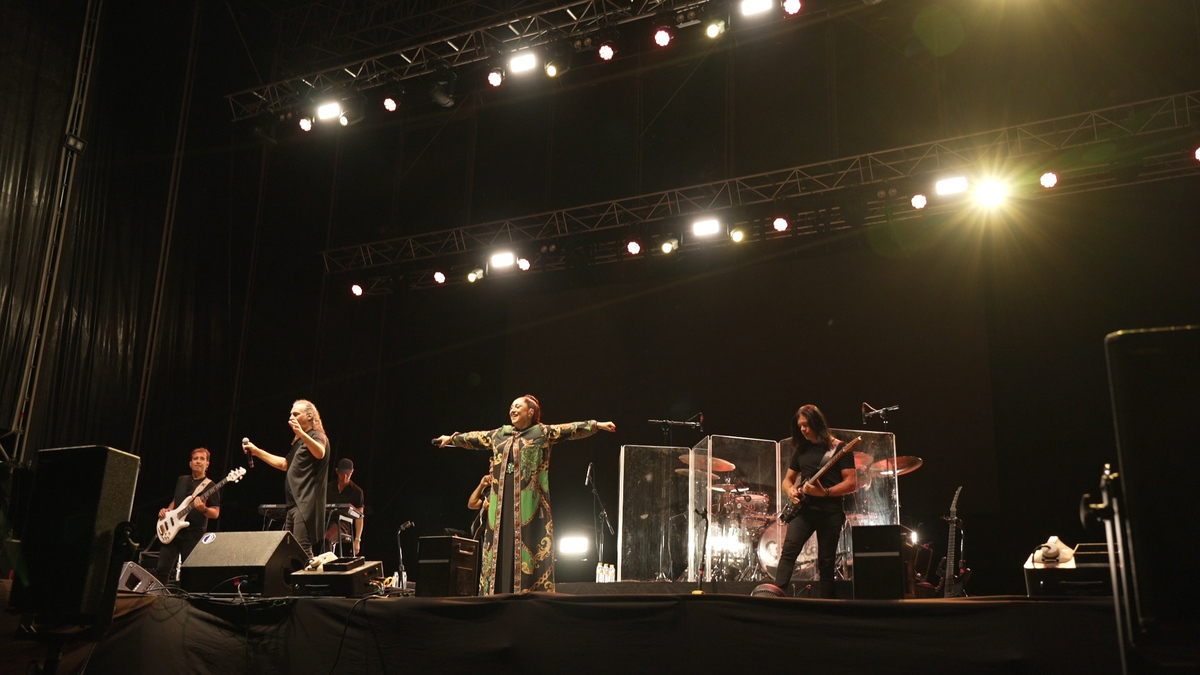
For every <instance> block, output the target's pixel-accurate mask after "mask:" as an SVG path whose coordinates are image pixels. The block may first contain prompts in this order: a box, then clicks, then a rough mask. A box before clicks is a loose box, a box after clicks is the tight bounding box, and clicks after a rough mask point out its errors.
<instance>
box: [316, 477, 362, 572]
mask: <svg viewBox="0 0 1200 675" xmlns="http://www.w3.org/2000/svg"><path fill="white" fill-rule="evenodd" d="M353 475H354V462H353V460H351V459H350V458H348V457H343V458H342V459H340V460H338V463H337V481H336V482H330V483H329V488H328V490H327V495H328V496H327V501H328V502H329V503H330V504H353V505H354V507H355V508H357V509H358V510H359V511H362V510H363V489H362V488H361V487H359V486H358V484H357V483H355V482H354V481H352V480H350V477H351V476H353ZM364 520H366V519H365V518H356V519H355V520H354V525H353V530H354V536H353V537H351V536H350V532H349V529H350V528H351V526H349V525H348V524H347V523H346V522H345V521H343V520H341V519H339V518H331V519H330V523H329V529H328V530H326V531H325V544H326V550H329V551H334V550H340V549H336V548H335V547H336V546H337V544H338V540H339V538H341V539H342V540H347V539H352V540H353V544H354V547H353V551H354V555H358V550H359V547H360V544H361V542H362V532H363V521H364Z"/></svg>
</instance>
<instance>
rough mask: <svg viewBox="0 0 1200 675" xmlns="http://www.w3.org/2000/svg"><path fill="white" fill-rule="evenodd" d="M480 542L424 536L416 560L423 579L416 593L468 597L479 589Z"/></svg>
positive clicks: (426, 595)
mask: <svg viewBox="0 0 1200 675" xmlns="http://www.w3.org/2000/svg"><path fill="white" fill-rule="evenodd" d="M478 548H479V542H477V541H475V540H474V539H464V538H463V537H453V536H451V537H421V538H420V539H419V540H418V542H417V560H418V563H419V569H420V571H421V579H420V581H418V582H417V595H418V596H422V597H442V596H465V595H476V594H478V592H479V574H478V572H477V571H476V566H475V560H476V555H475V553H476V551H477V550H478Z"/></svg>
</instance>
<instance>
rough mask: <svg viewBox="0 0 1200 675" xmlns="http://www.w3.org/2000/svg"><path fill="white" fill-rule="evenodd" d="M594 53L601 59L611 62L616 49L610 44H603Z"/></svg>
mask: <svg viewBox="0 0 1200 675" xmlns="http://www.w3.org/2000/svg"><path fill="white" fill-rule="evenodd" d="M596 53H597V54H599V55H600V58H601V59H603V60H605V61H612V59H613V57H614V56H616V55H617V48H616V46H614V45H613V43H612V42H605V43H604V44H602V45H600V49H598V50H597V51H596Z"/></svg>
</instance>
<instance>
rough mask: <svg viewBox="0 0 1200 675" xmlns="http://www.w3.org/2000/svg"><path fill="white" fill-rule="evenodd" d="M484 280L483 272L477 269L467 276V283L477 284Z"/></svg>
mask: <svg viewBox="0 0 1200 675" xmlns="http://www.w3.org/2000/svg"><path fill="white" fill-rule="evenodd" d="M482 278H483V270H482V269H480V268H478V267H476V268H475V269H473V270H471V271H470V272H469V273H468V274H467V281H469V282H471V283H475V282H476V281H479V280H480V279H482Z"/></svg>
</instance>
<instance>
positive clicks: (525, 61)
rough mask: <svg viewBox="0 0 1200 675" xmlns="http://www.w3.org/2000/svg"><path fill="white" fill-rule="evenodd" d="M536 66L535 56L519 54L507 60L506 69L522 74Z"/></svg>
mask: <svg viewBox="0 0 1200 675" xmlns="http://www.w3.org/2000/svg"><path fill="white" fill-rule="evenodd" d="M536 65H537V54H534V53H533V52H520V53H518V54H517V55H516V56H513V57H512V58H511V59H509V60H508V69H509V70H510V71H512V72H514V73H523V72H525V71H527V70H533V67H534V66H536Z"/></svg>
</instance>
